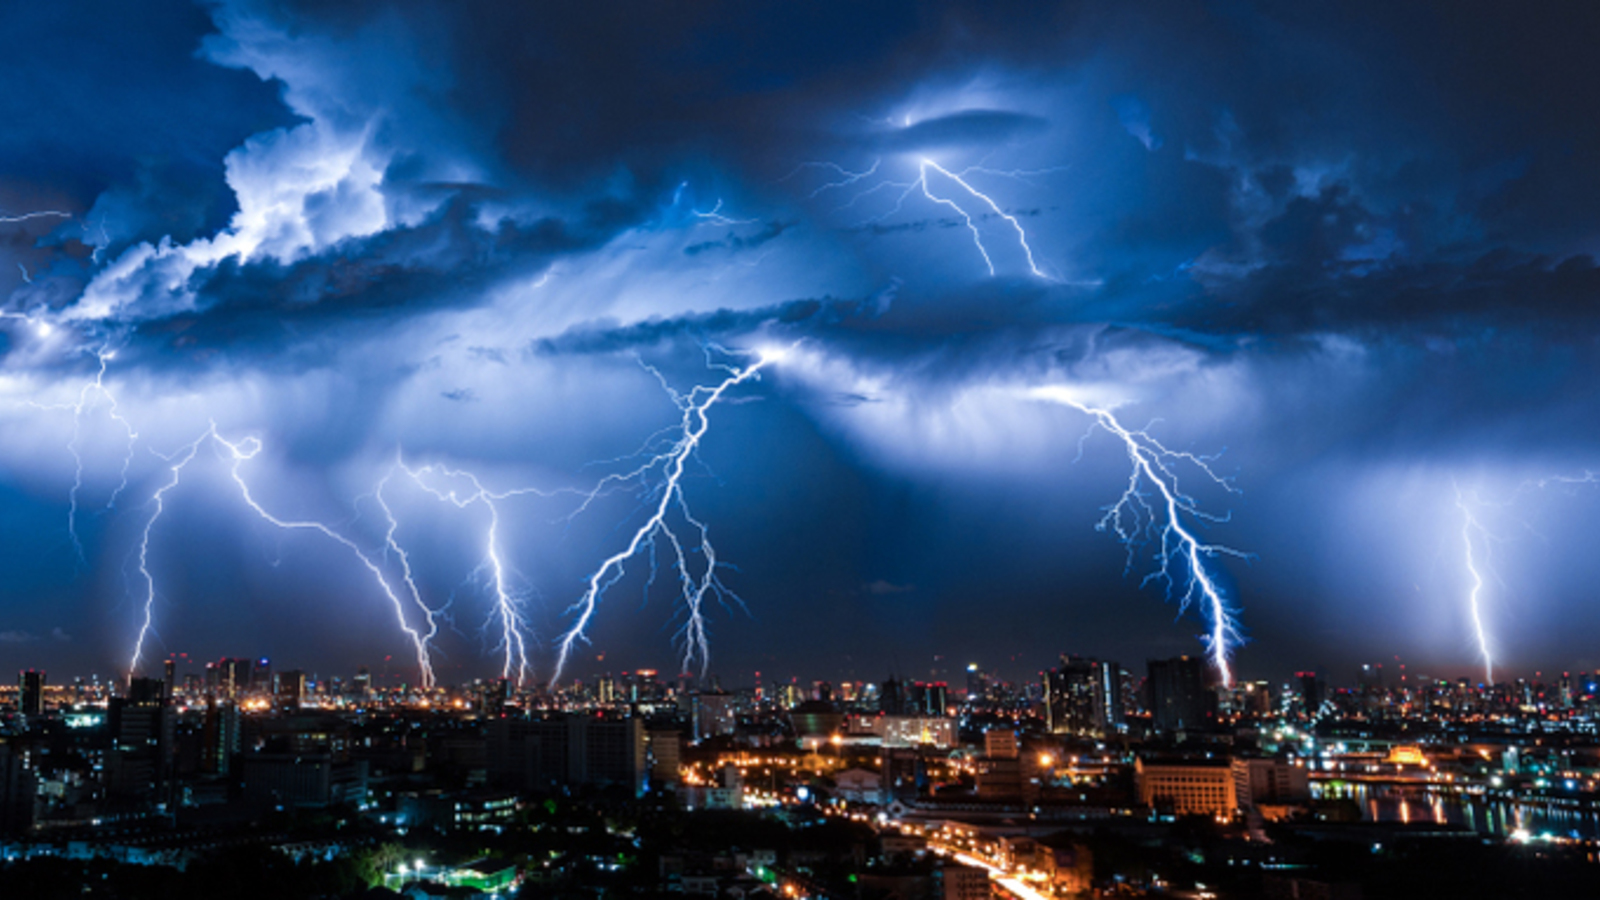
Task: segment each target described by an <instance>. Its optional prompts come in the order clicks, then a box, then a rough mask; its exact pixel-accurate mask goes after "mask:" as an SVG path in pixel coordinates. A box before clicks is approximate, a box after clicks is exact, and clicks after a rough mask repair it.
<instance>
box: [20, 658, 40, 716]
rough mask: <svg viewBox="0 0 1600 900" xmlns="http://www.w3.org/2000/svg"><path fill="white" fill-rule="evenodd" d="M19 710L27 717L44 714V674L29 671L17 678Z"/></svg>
mask: <svg viewBox="0 0 1600 900" xmlns="http://www.w3.org/2000/svg"><path fill="white" fill-rule="evenodd" d="M17 689H18V708H20V709H21V710H22V714H23V715H25V716H37V715H41V714H43V713H44V673H43V672H39V671H35V670H33V669H29V670H27V671H26V672H22V673H20V674H19V675H18V676H17Z"/></svg>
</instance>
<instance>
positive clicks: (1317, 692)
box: [1294, 672, 1328, 715]
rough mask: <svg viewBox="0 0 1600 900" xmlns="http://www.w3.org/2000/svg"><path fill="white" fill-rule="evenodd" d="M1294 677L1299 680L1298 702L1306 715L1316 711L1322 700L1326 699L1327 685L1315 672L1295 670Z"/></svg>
mask: <svg viewBox="0 0 1600 900" xmlns="http://www.w3.org/2000/svg"><path fill="white" fill-rule="evenodd" d="M1294 677H1295V679H1296V680H1298V681H1299V682H1300V702H1301V704H1302V705H1303V708H1304V709H1305V712H1306V715H1312V714H1314V713H1316V711H1317V710H1318V709H1319V708H1321V706H1322V701H1323V700H1326V699H1327V694H1328V688H1327V685H1326V684H1324V683H1323V681H1322V677H1321V676H1319V675H1318V674H1317V673H1316V672H1296V673H1294Z"/></svg>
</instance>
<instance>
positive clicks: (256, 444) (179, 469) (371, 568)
mask: <svg viewBox="0 0 1600 900" xmlns="http://www.w3.org/2000/svg"><path fill="white" fill-rule="evenodd" d="M208 441H209V442H211V443H212V444H213V445H214V446H215V447H216V448H218V449H220V450H221V451H222V452H224V453H225V454H226V459H227V462H228V474H229V477H231V478H232V479H233V482H234V484H235V485H237V486H238V488H239V496H240V498H241V499H242V500H243V501H244V503H245V505H246V506H249V507H250V509H251V510H252V511H254V512H255V513H256V515H258V516H260V517H261V518H262V519H263V520H265V521H266V522H268V523H270V524H272V525H275V526H277V527H278V528H282V529H284V530H289V531H294V530H309V531H315V532H317V533H319V534H322V535H324V536H326V537H327V538H329V539H330V540H333V541H335V542H336V543H338V544H339V545H341V546H343V547H345V548H346V549H348V550H349V551H350V552H351V553H352V554H353V555H354V556H355V557H356V559H357V560H358V561H360V563H361V565H362V566H364V567H365V568H366V569H367V571H368V572H369V573H371V575H372V577H373V579H374V580H375V581H376V582H377V584H378V588H379V590H380V591H382V593H383V595H384V596H385V597H386V598H387V599H388V600H389V602H390V604H391V605H392V606H393V608H394V612H395V617H396V619H397V620H398V622H399V624H400V630H401V631H402V632H404V633H405V635H406V637H407V638H408V639H410V641H411V643H412V645H413V647H414V648H415V649H416V654H417V667H418V669H419V670H420V672H421V680H422V686H423V688H424V689H427V688H432V687H433V685H434V674H433V663H432V660H431V658H430V655H429V649H428V640H429V638H431V637H432V636H433V634H434V633H435V629H434V623H433V616H432V613H431V611H430V610H428V608H427V607H426V606H425V605H423V604H422V601H421V598H420V596H418V595H417V594H416V592H415V584H414V583H412V582H411V580H410V568H409V564H408V565H407V566H406V581H407V584H408V585H409V587H410V588H411V591H412V599H413V601H414V602H415V603H416V605H418V606H419V607H421V608H422V610H423V614H424V616H425V618H426V621H427V622H428V633H427V634H426V635H424V634H423V633H422V632H420V631H418V630H417V629H416V628H415V627H413V626H412V625H411V624H410V622H408V621H407V619H406V613H405V607H406V604H405V601H404V600H402V598H401V596H400V593H399V592H398V591H396V590H395V588H394V587H393V585H391V584H390V583H389V578H388V576H387V574H386V573H385V572H384V569H383V567H382V566H381V565H380V564H379V563H378V561H377V560H375V559H373V558H372V556H371V555H369V554H368V553H367V552H366V551H364V550H363V549H362V548H361V546H360V545H359V544H357V543H356V542H355V541H353V540H351V539H350V538H348V537H346V536H344V535H342V534H340V533H339V532H337V531H335V530H333V529H332V528H330V527H328V526H327V525H324V524H322V523H321V522H315V521H310V520H296V519H284V518H280V517H279V516H276V515H274V514H272V513H270V512H268V511H267V510H266V508H265V507H263V506H262V505H261V504H260V502H258V501H257V500H256V498H255V495H254V493H253V492H252V491H251V490H250V484H249V482H247V481H246V480H245V478H244V475H243V473H242V472H241V471H240V468H241V466H243V464H244V463H246V462H248V461H250V460H252V459H254V458H255V457H256V456H257V455H259V454H260V452H261V450H262V443H261V441H260V439H258V438H255V437H248V438H245V439H243V440H240V441H230V440H228V439H227V438H224V437H223V436H222V435H221V434H219V433H218V432H217V427H216V424H215V423H213V424H212V425H211V426H210V427H209V428H207V429H206V431H205V432H204V433H203V434H201V435H200V436H199V437H198V438H196V439H195V440H194V441H193V442H191V443H189V444H187V445H185V446H184V447H182V448H180V449H179V450H178V451H177V452H176V453H174V454H172V455H170V456H164V457H162V458H163V459H165V460H166V461H167V463H168V467H167V469H168V473H169V475H168V478H167V480H166V482H165V483H164V484H163V485H162V486H161V487H160V488H158V489H157V490H156V492H155V494H154V495H153V497H152V500H151V504H152V507H153V511H152V513H151V515H150V518H149V519H147V520H146V522H145V527H144V531H143V533H142V534H141V536H140V543H139V573H140V575H141V576H142V577H143V579H144V584H145V596H144V616H143V620H142V622H141V624H140V628H139V632H138V636H137V638H136V639H135V642H134V651H133V657H132V659H131V660H130V662H129V665H128V671H129V673H130V674H133V673H137V672H138V670H139V661H140V659H141V658H142V656H143V654H144V646H145V643H146V641H147V640H148V638H149V634H150V632H151V627H152V622H153V620H154V615H155V613H154V609H155V600H156V595H157V590H156V580H155V576H154V574H153V573H152V572H151V571H150V535H151V532H152V531H153V530H154V528H155V525H156V523H157V522H158V521H159V520H160V518H161V514H162V512H163V511H165V509H166V502H165V498H166V494H167V492H168V491H170V490H172V489H173V488H174V487H176V486H177V485H178V483H179V482H180V481H181V479H182V473H183V471H184V470H185V469H186V468H187V467H188V465H189V463H190V462H192V461H193V460H194V458H195V456H196V455H197V454H198V453H199V450H200V447H201V446H203V445H205V444H206V443H207V442H208ZM380 492H381V483H380ZM380 503H381V500H380ZM382 505H383V506H384V508H385V510H387V508H388V507H387V504H382ZM389 525H390V528H389V532H388V534H387V535H386V538H385V540H386V545H385V546H386V547H388V546H392V545H393V537H394V529H395V520H394V518H393V516H390V517H389Z"/></svg>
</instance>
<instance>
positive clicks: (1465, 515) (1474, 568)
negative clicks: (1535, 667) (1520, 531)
mask: <svg viewBox="0 0 1600 900" xmlns="http://www.w3.org/2000/svg"><path fill="white" fill-rule="evenodd" d="M1451 487H1453V488H1454V489H1455V493H1456V509H1458V510H1460V511H1461V544H1462V548H1463V550H1464V558H1465V561H1466V565H1467V575H1468V576H1469V577H1470V578H1471V579H1472V588H1471V590H1469V591H1468V592H1467V612H1468V614H1469V615H1470V616H1471V618H1472V628H1473V631H1474V632H1476V634H1477V636H1478V652H1479V654H1481V655H1482V656H1483V679H1484V683H1485V684H1494V656H1493V655H1492V654H1491V653H1490V651H1489V634H1488V632H1487V631H1486V630H1485V629H1484V627H1483V610H1482V599H1483V598H1482V593H1483V573H1482V572H1480V571H1478V560H1477V556H1476V551H1475V549H1474V546H1475V545H1474V544H1473V540H1472V535H1473V532H1477V533H1479V534H1481V535H1482V536H1483V539H1484V541H1486V542H1487V541H1489V540H1491V539H1492V538H1493V535H1492V534H1490V533H1489V531H1488V529H1486V528H1484V527H1483V525H1482V523H1480V522H1479V521H1478V517H1477V515H1475V514H1474V513H1473V509H1472V506H1470V505H1468V503H1467V498H1466V495H1465V494H1463V493H1462V491H1461V486H1460V485H1458V484H1456V483H1454V482H1453V481H1452V482H1451Z"/></svg>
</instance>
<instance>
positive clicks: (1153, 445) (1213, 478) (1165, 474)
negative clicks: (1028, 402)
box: [1032, 387, 1250, 686]
mask: <svg viewBox="0 0 1600 900" xmlns="http://www.w3.org/2000/svg"><path fill="white" fill-rule="evenodd" d="M1032 394H1033V396H1035V397H1038V398H1041V399H1044V400H1049V401H1051V402H1054V403H1060V404H1064V405H1066V406H1070V407H1072V408H1073V409H1076V410H1078V411H1079V412H1082V413H1083V414H1085V415H1087V416H1089V417H1090V418H1091V419H1093V420H1094V424H1093V425H1092V426H1091V428H1090V433H1092V432H1093V431H1094V429H1095V428H1099V429H1102V430H1104V431H1105V432H1106V433H1108V434H1110V435H1112V436H1114V437H1116V438H1117V439H1118V440H1120V441H1122V444H1123V448H1124V449H1125V450H1126V451H1127V454H1128V461H1129V463H1130V464H1131V466H1132V469H1131V471H1130V472H1129V474H1128V483H1127V486H1126V487H1125V488H1124V489H1123V491H1122V495H1121V496H1120V497H1118V498H1117V501H1116V502H1115V503H1113V504H1111V505H1110V506H1107V507H1106V510H1105V515H1104V516H1102V517H1101V519H1100V521H1099V522H1098V523H1096V525H1095V528H1096V530H1098V531H1106V532H1112V533H1114V534H1115V535H1116V536H1117V539H1118V540H1119V541H1121V542H1122V544H1123V545H1124V546H1125V547H1127V550H1128V562H1127V567H1128V569H1129V570H1131V569H1132V567H1133V563H1134V560H1135V557H1136V555H1137V553H1138V550H1139V548H1141V547H1143V546H1146V545H1148V544H1150V543H1154V544H1155V547H1156V550H1155V554H1154V558H1155V563H1156V568H1155V570H1154V571H1152V572H1151V573H1150V574H1148V575H1146V576H1145V577H1144V580H1143V581H1142V582H1141V586H1143V585H1147V584H1149V583H1151V582H1152V581H1158V582H1161V583H1164V584H1165V585H1166V587H1167V596H1168V597H1169V598H1171V597H1174V596H1176V597H1177V600H1178V611H1179V613H1180V614H1181V613H1182V612H1183V611H1184V610H1186V609H1188V608H1189V606H1190V604H1195V605H1197V606H1198V607H1199V608H1200V612H1201V618H1202V619H1203V620H1204V621H1205V623H1206V626H1207V634H1206V635H1205V636H1204V638H1203V640H1204V642H1205V645H1206V651H1207V653H1208V654H1209V655H1210V657H1211V664H1212V665H1213V666H1214V667H1215V668H1216V670H1217V673H1218V675H1220V676H1221V678H1222V683H1223V684H1224V685H1225V686H1231V685H1232V684H1233V669H1232V667H1231V666H1230V664H1229V657H1230V656H1231V654H1232V651H1233V649H1234V648H1235V647H1237V646H1239V645H1240V644H1241V643H1243V641H1244V635H1243V631H1242V629H1241V628H1240V625H1239V622H1238V619H1237V610H1236V609H1234V607H1233V605H1232V604H1231V603H1230V602H1229V600H1228V597H1227V595H1226V592H1225V591H1224V590H1223V588H1222V586H1221V585H1220V584H1218V583H1217V578H1216V576H1215V575H1214V574H1213V573H1212V571H1211V566H1212V565H1213V564H1214V561H1215V560H1216V559H1217V558H1218V557H1221V556H1232V557H1236V558H1238V559H1246V560H1248V559H1249V558H1250V555H1249V554H1248V553H1244V552H1242V551H1239V550H1235V549H1233V548H1231V547H1225V546H1222V545H1219V544H1208V543H1204V542H1202V541H1201V540H1200V539H1199V538H1197V537H1196V536H1195V534H1194V532H1193V531H1191V530H1190V528H1189V527H1188V526H1187V525H1185V523H1184V520H1185V519H1186V518H1187V519H1192V520H1199V521H1204V522H1225V521H1227V517H1225V516H1216V515H1212V514H1209V513H1206V512H1205V511H1203V510H1201V509H1200V508H1199V505H1198V504H1197V502H1196V501H1195V499H1194V498H1193V497H1192V496H1190V495H1189V494H1188V493H1186V492H1185V491H1184V490H1183V488H1182V487H1181V485H1180V484H1179V478H1178V471H1177V467H1178V466H1180V465H1187V466H1189V467H1191V468H1194V469H1196V470H1198V471H1199V472H1200V474H1201V475H1202V476H1204V477H1205V478H1206V479H1207V480H1209V481H1210V482H1212V483H1213V484H1215V485H1217V486H1219V487H1221V488H1223V489H1224V490H1226V491H1228V492H1229V493H1237V492H1238V488H1236V487H1234V486H1233V484H1232V482H1231V481H1230V480H1229V479H1227V478H1224V477H1222V476H1220V475H1218V474H1217V473H1216V472H1215V470H1213V469H1212V468H1211V463H1212V461H1213V460H1214V458H1213V457H1204V456H1199V455H1196V454H1193V453H1188V452H1185V451H1180V450H1173V449H1171V448H1169V447H1167V446H1166V445H1164V444H1162V443H1161V442H1160V441H1159V440H1157V439H1156V438H1155V437H1153V436H1152V435H1150V434H1149V432H1148V431H1143V430H1140V431H1135V430H1132V429H1129V428H1127V427H1126V426H1124V425H1123V424H1122V423H1121V422H1119V421H1118V420H1117V417H1116V415H1115V414H1114V413H1113V412H1112V411H1111V410H1109V409H1104V408H1100V407H1096V406H1091V405H1089V404H1087V403H1084V402H1082V401H1080V400H1078V399H1076V398H1075V397H1074V396H1072V394H1071V393H1070V392H1069V391H1068V390H1067V389H1065V388H1062V387H1044V388H1037V389H1035V390H1034V391H1032ZM1087 438H1088V434H1085V435H1084V439H1087ZM1079 452H1080V453H1081V452H1082V443H1081V441H1080V444H1079ZM1146 486H1148V487H1149V488H1151V489H1153V490H1154V491H1155V494H1154V496H1152V495H1150V494H1149V493H1147V490H1146Z"/></svg>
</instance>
